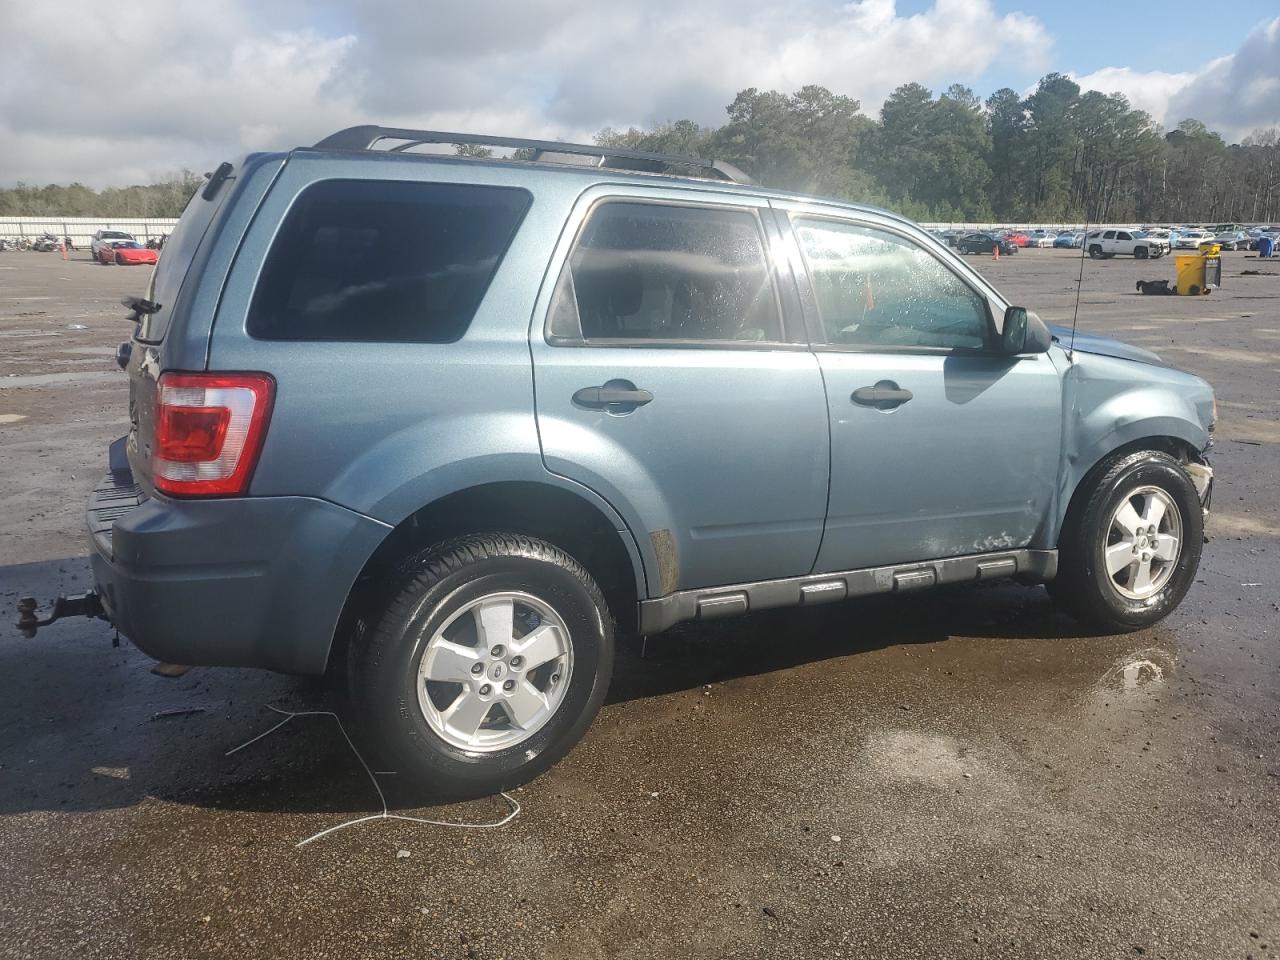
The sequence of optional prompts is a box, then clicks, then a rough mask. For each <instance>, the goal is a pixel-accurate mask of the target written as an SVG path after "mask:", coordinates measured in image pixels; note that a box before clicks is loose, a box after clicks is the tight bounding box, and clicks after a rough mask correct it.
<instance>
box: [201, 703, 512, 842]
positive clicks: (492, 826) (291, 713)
mask: <svg viewBox="0 0 1280 960" xmlns="http://www.w3.org/2000/svg"><path fill="white" fill-rule="evenodd" d="M266 708H267V709H268V710H271V711H273V712H275V713H279V714H281V715H283V716H284V719H283V720H281V721H280V722H279V723H277V724H276V725H275V726H273V727H270V728H268V729H266V730H263V731H262V733H260V734H258V735H257V736H256V737H254V738H252V739H251V740H246V741H245V742H244V743H242V744H240V746H238V747H232V748H231V749H230V750H228V751H227V752H226V754H225V756H228V757H229V756H231V755H232V754H233V753H238V752H239V751H241V750H243V749H244V748H245V747H248V746H251V745H252V744H255V743H257V742H258V741H259V740H261V739H263V738H264V737H268V736H270V735H271V734H273V733H275V732H276V731H277V730H279V729H280V728H281V727H283V726H284V725H285V724H286V723H289V722H290V721H291V720H293V719H294V718H295V717H333V719H334V720H335V721H336V722H337V724H338V729H339V730H341V731H342V736H343V739H345V740H346V741H347V746H349V747H350V748H351V752H352V753H354V754H355V755H356V759H357V760H359V761H360V766H361V767H363V768H364V772H365V773H366V774H368V775H369V782H370V783H372V784H373V789H374V790H376V791H377V792H378V802H379V803H381V804H382V812H381V813H371V814H369V816H367V817H356V818H355V819H354V820H348V821H347V822H346V823H340V824H338V825H337V826H335V827H329V828H328V829H325V830H321V831H320V832H319V833H316V834H312V835H311V836H309V837H307V839H305V840H303V841H302V842H300V843H297V844H295V846H296V847H305V846H306V845H307V844H308V843H311V842H313V841H315V840H319V839H320V838H321V837H327V836H328V835H329V834H331V833H337V832H338V831H339V830H345V829H346V828H347V827H354V826H355V825H356V824H358V823H369V822H370V821H372V820H404V821H406V822H408V823H422V824H426V825H427V826H429V827H457V828H460V829H463V830H496V829H497V828H498V827H505V826H506V825H507V824H508V823H510V822H511V821H512V820H514V819H515V818H516V817H517V816H519V814H520V804H519V803H517V802H516V798H515V797H513V796H511V795H510V794H509V793H505V792H504V793H503V794H502V795H501V796H502V799H503V800H505V801H507V804H508V805H509V806H510V807H511V812H510V813H508V814H507V815H506V816H505V817H503V818H502V819H501V820H497V821H495V822H494V823H456V822H450V821H447V820H428V819H426V818H425V817H408V816H405V815H404V814H400V813H392V812H391V811H390V810H389V809H388V808H387V798H386V795H384V794H383V792H382V786H381V784H379V783H378V778H377V777H376V776H374V773H373V771H372V770H370V769H369V765H368V764H367V763H365V762H364V757H362V756H361V755H360V751H359V750H357V749H356V745H355V743H354V742H353V741H352V739H351V737H350V736H349V735H348V734H347V728H346V727H344V726H343V725H342V718H341V717H339V716H338V715H337V714H336V713H334V712H333V711H332V710H281V709H280V708H279V707H273V706H271V704H266Z"/></svg>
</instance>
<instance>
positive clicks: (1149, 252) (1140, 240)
mask: <svg viewBox="0 0 1280 960" xmlns="http://www.w3.org/2000/svg"><path fill="white" fill-rule="evenodd" d="M1084 248H1085V250H1087V251H1088V253H1089V256H1091V257H1093V259H1095V260H1103V259H1109V258H1111V257H1114V256H1117V255H1120V256H1125V257H1135V258H1137V259H1138V260H1146V259H1148V258H1151V259H1155V258H1156V257H1163V256H1164V255H1165V254H1166V253H1168V252H1169V241H1168V240H1167V239H1161V238H1160V237H1153V236H1148V235H1147V234H1145V233H1143V232H1142V231H1141V230H1095V231H1093V232H1092V233H1090V234H1089V236H1087V237H1086V238H1085V241H1084Z"/></svg>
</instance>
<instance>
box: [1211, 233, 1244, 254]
mask: <svg viewBox="0 0 1280 960" xmlns="http://www.w3.org/2000/svg"><path fill="white" fill-rule="evenodd" d="M1213 242H1214V243H1216V244H1218V245H1219V246H1220V247H1222V249H1223V250H1248V249H1249V235H1248V234H1247V233H1245V232H1244V231H1243V230H1228V231H1226V232H1225V233H1220V234H1218V235H1217V236H1215V237H1214V238H1213Z"/></svg>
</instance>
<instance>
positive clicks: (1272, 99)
mask: <svg viewBox="0 0 1280 960" xmlns="http://www.w3.org/2000/svg"><path fill="white" fill-rule="evenodd" d="M0 22H2V23H3V24H4V28H3V30H0V63H4V64H5V81H4V83H3V84H0V183H9V182H13V181H15V180H25V181H27V182H32V183H47V182H68V181H70V180H74V179H78V180H82V181H84V182H87V183H90V184H93V185H103V184H120V183H130V182H139V181H146V180H149V179H152V178H153V177H155V176H156V175H161V174H164V173H166V172H169V171H172V170H175V169H177V168H179V167H183V166H187V167H191V168H193V169H196V170H207V169H209V168H210V167H211V166H212V165H214V164H215V163H217V162H218V161H219V160H221V159H224V158H225V157H228V156H231V155H234V154H237V153H242V152H245V151H247V150H258V149H284V148H288V147H290V146H294V145H296V144H300V143H311V142H314V141H315V140H317V139H318V138H320V137H321V136H324V135H325V134H327V133H330V132H332V131H334V130H336V129H339V128H341V127H343V126H347V125H350V124H355V123H369V122H381V123H388V124H398V125H406V126H427V127H437V128H443V129H457V130H468V131H475V132H482V133H508V134H513V135H525V136H548V137H570V138H584V137H589V136H590V135H591V134H592V133H593V132H594V131H596V130H598V129H600V128H601V127H603V126H606V125H610V126H616V127H625V126H628V125H631V124H638V125H644V124H651V123H655V122H660V121H663V120H670V119H677V118H680V117H690V118H692V119H695V120H698V121H700V122H702V123H708V124H715V123H721V122H723V120H724V118H725V114H724V108H725V106H726V105H727V104H728V103H729V101H730V100H731V99H732V98H733V96H734V94H735V93H736V92H737V91H738V90H741V89H743V88H745V87H758V88H762V89H778V90H784V91H792V90H795V89H797V88H798V87H800V86H801V85H803V84H805V83H820V84H824V85H826V86H828V87H830V88H831V89H833V90H835V91H836V92H838V93H842V94H846V95H849V96H853V97H856V98H858V99H860V100H861V101H862V104H863V109H864V110H865V111H866V112H867V113H869V114H874V112H875V111H876V110H877V109H878V108H879V106H880V103H881V101H882V100H883V99H884V97H885V96H886V95H887V94H888V93H889V92H890V91H891V90H892V89H893V88H894V87H896V86H898V85H899V84H902V83H905V82H907V81H911V80H915V81H919V82H921V83H924V84H926V85H930V86H932V87H934V88H935V90H936V89H937V88H939V87H942V86H945V85H947V84H950V83H953V82H963V83H969V84H972V85H978V84H980V83H981V81H982V78H983V76H984V75H985V74H986V72H987V71H988V69H989V68H991V67H992V66H993V65H994V64H996V63H998V62H1002V61H1007V60H1008V59H1009V58H1010V57H1011V56H1013V55H1014V54H1011V51H1016V59H1017V61H1018V62H1019V63H1028V64H1030V63H1037V64H1044V65H1045V68H1046V69H1047V68H1048V67H1049V65H1050V64H1051V48H1052V39H1051V37H1050V36H1049V35H1048V33H1047V31H1046V30H1045V28H1044V26H1043V24H1041V23H1040V21H1038V20H1037V19H1035V18H1034V17H1032V16H1028V15H1026V14H1022V13H1009V14H1001V13H999V12H997V11H996V10H995V8H994V5H993V2H992V0H934V2H933V3H932V4H931V5H930V6H928V7H926V8H925V9H924V10H923V11H922V12H920V13H916V14H912V15H904V14H901V13H900V12H899V10H898V6H897V4H896V3H895V2H894V0H853V2H845V3H843V4H837V3H833V0H791V2H788V3H779V2H777V0H702V2H699V3H689V2H688V0H648V2H646V3H643V4H634V3H631V4H615V3H608V4H602V3H592V2H588V0H469V2H465V3H447V2H443V0H437V2H423V0H365V2H362V3H360V4H349V3H346V2H342V0H273V2H272V3H261V2H255V0H221V2H220V3H219V4H218V5H217V6H216V7H210V6H209V5H208V4H207V3H205V2H203V0H201V2H196V0H170V2H167V3H164V4H154V3H136V2H135V3H119V4H114V5H106V4H101V3H90V2H88V0H85V2H80V0H62V2H58V3H54V2H49V0H45V2H31V0H0ZM1277 64H1280V20H1276V21H1272V22H1271V23H1270V24H1267V25H1263V26H1262V27H1259V28H1258V29H1257V30H1255V31H1254V32H1253V33H1252V34H1250V36H1249V38H1248V39H1247V40H1246V41H1245V43H1244V44H1243V45H1242V46H1241V48H1240V50H1239V51H1237V52H1236V53H1235V54H1233V55H1232V56H1229V57H1225V58H1222V59H1220V60H1217V61H1213V62H1211V63H1208V64H1206V65H1205V66H1204V67H1202V68H1201V69H1199V70H1197V71H1193V72H1190V73H1165V72H1141V71H1135V70H1132V69H1130V68H1128V67H1124V66H1120V67H1112V68H1107V69H1105V70H1099V71H1096V72H1095V73H1092V74H1089V75H1088V76H1084V77H1079V78H1077V79H1078V80H1079V82H1080V83H1081V84H1082V85H1083V86H1085V87H1091V88H1096V89H1101V90H1104V91H1106V92H1112V91H1115V90H1119V91H1121V92H1123V93H1125V94H1126V95H1127V96H1128V97H1129V98H1130V99H1131V101H1132V102H1133V103H1135V104H1136V105H1138V106H1139V107H1142V108H1143V109H1146V110H1148V111H1150V112H1151V113H1152V114H1153V115H1155V116H1156V117H1157V119H1160V120H1164V121H1167V122H1169V123H1176V122H1177V121H1178V120H1180V119H1181V118H1182V117H1184V116H1189V115H1193V116H1197V117H1199V118H1200V119H1203V120H1204V121H1205V122H1207V123H1208V124H1209V125H1210V126H1214V127H1216V128H1218V129H1222V130H1223V132H1224V133H1226V134H1228V135H1229V136H1233V137H1234V136H1238V135H1240V134H1241V133H1243V132H1247V131H1248V130H1249V129H1252V128H1253V127H1256V126H1259V125H1263V124H1267V123H1274V122H1276V121H1277V118H1276V116H1275V114H1276V111H1277V109H1278V108H1280V68H1278V67H1277Z"/></svg>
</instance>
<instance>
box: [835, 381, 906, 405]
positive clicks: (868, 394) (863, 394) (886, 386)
mask: <svg viewBox="0 0 1280 960" xmlns="http://www.w3.org/2000/svg"><path fill="white" fill-rule="evenodd" d="M912 396H913V394H912V392H911V391H910V390H904V389H902V388H901V387H899V386H898V385H897V384H896V383H894V382H893V381H892V380H881V381H880V382H879V383H877V384H876V385H875V386H872V387H859V388H858V389H857V390H855V391H853V395H852V396H851V397H850V398H849V399H850V400H852V401H853V402H854V403H856V404H859V405H860V406H863V407H875V408H876V409H877V410H892V409H893V408H894V407H897V406H900V405H902V404H904V403H906V402H907V401H908V400H910V399H911V398H912Z"/></svg>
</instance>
